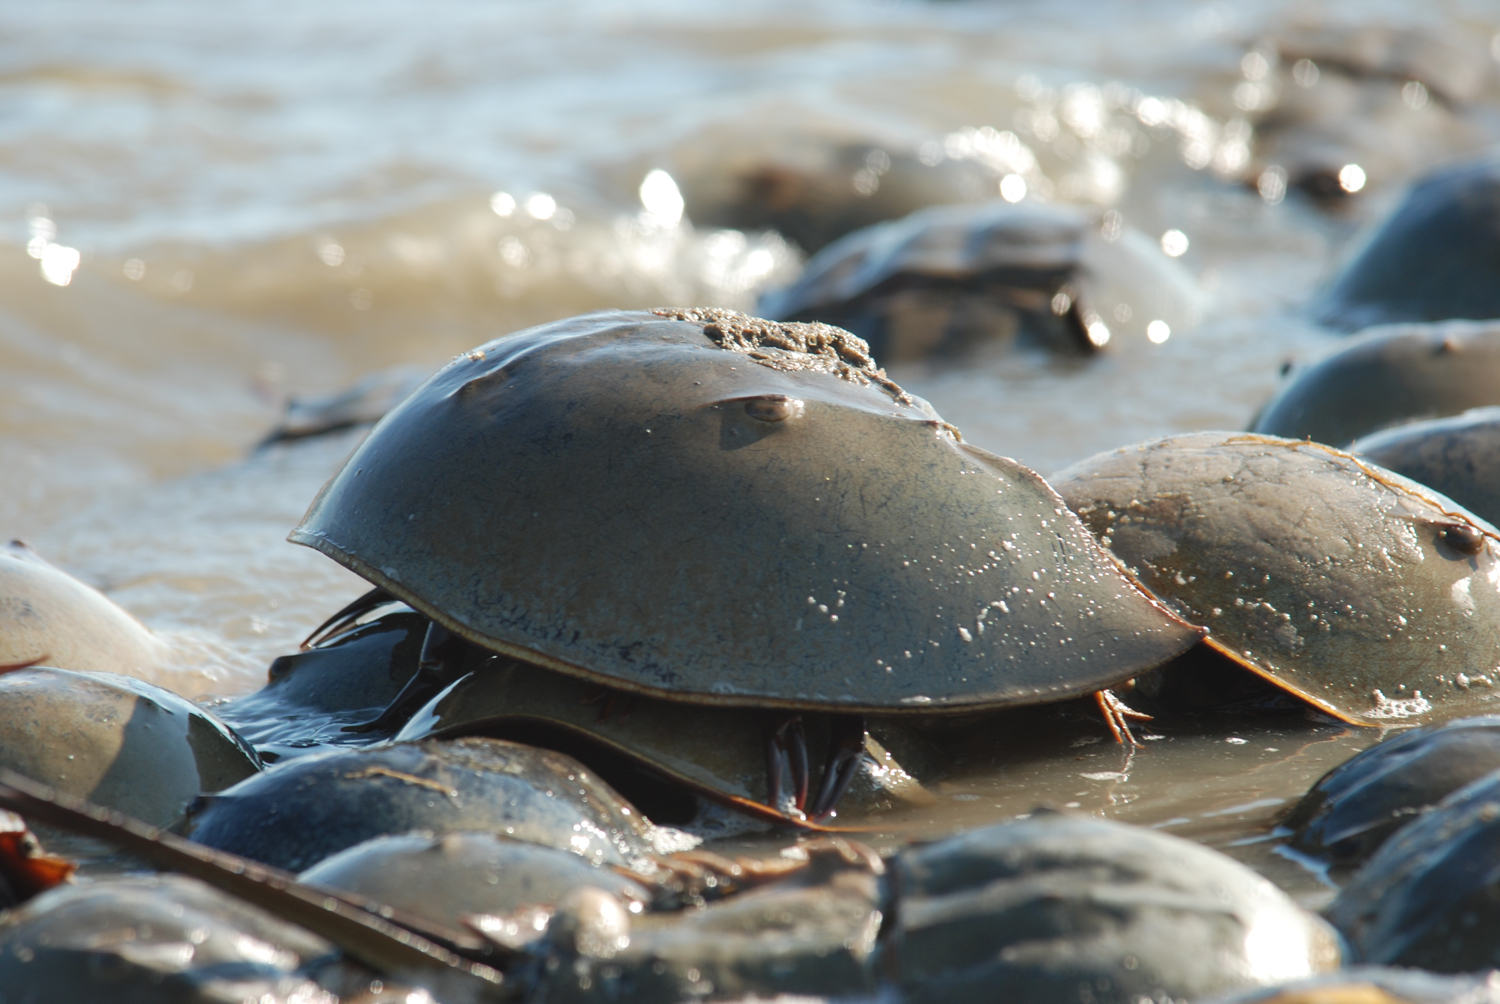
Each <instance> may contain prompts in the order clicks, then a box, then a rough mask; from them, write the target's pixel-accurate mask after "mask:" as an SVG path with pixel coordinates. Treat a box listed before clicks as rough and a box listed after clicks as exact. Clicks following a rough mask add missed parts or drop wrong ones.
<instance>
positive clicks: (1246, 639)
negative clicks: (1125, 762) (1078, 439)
mask: <svg viewBox="0 0 1500 1004" xmlns="http://www.w3.org/2000/svg"><path fill="white" fill-rule="evenodd" d="M1054 484H1056V485H1057V488H1058V491H1059V492H1061V493H1062V495H1063V497H1064V498H1065V499H1067V500H1068V505H1069V506H1071V507H1072V508H1073V509H1074V511H1076V512H1077V513H1078V514H1079V515H1081V516H1082V517H1083V520H1084V522H1085V523H1086V524H1088V526H1089V528H1090V529H1092V530H1093V531H1094V532H1095V533H1096V534H1098V535H1099V536H1100V538H1101V539H1102V540H1103V541H1104V542H1105V543H1106V545H1107V546H1108V547H1110V549H1111V550H1113V551H1114V553H1115V554H1116V555H1117V556H1118V557H1119V558H1120V559H1121V560H1122V561H1123V562H1125V564H1126V565H1128V566H1131V567H1132V568H1134V569H1135V570H1136V571H1137V573H1138V574H1139V575H1140V576H1141V581H1142V582H1143V583H1144V584H1145V585H1146V586H1147V587H1148V588H1150V589H1151V590H1152V591H1153V592H1155V593H1156V595H1157V596H1159V597H1161V598H1162V599H1163V600H1164V601H1165V602H1166V603H1167V604H1168V605H1170V606H1172V607H1173V608H1174V609H1175V610H1177V611H1178V612H1179V613H1181V614H1182V615H1183V616H1184V617H1185V618H1186V619H1187V620H1189V621H1192V622H1194V623H1198V624H1203V625H1206V626H1207V627H1208V628H1209V635H1208V637H1207V638H1206V639H1205V641H1206V642H1207V643H1208V644H1209V645H1211V646H1213V647H1214V648H1216V649H1218V650H1219V651H1220V652H1222V653H1224V654H1225V655H1227V656H1229V657H1230V658H1232V659H1234V660H1236V661H1237V662H1239V663H1240V664H1241V665H1243V666H1245V667H1247V668H1249V669H1251V670H1253V671H1254V672H1256V673H1259V674H1260V675H1262V676H1265V677H1267V678H1268V679H1270V680H1271V681H1272V682H1273V683H1276V684H1277V685H1279V686H1281V687H1283V688H1285V689H1287V690H1289V691H1291V692H1292V693H1295V694H1297V695H1299V696H1301V697H1303V698H1305V699H1306V700H1308V701H1311V702H1312V703H1313V704H1315V705H1317V706H1318V707H1320V708H1322V709H1324V710H1325V711H1328V712H1329V713H1331V714H1333V715H1336V716H1338V717H1339V718H1342V719H1344V720H1346V721H1350V722H1356V723H1363V724H1368V723H1371V722H1374V721H1377V720H1381V719H1412V720H1420V719H1423V718H1427V717H1431V716H1434V715H1436V714H1438V713H1440V712H1443V711H1445V710H1446V711H1451V710H1453V709H1456V708H1462V707H1465V706H1474V705H1477V704H1478V703H1479V702H1481V701H1485V700H1489V699H1491V698H1492V697H1493V695H1494V694H1495V693H1496V690H1495V688H1496V687H1500V672H1497V670H1496V665H1497V663H1500V547H1497V544H1496V541H1497V540H1500V531H1496V530H1495V528H1494V527H1492V526H1490V524H1488V523H1486V522H1484V521H1483V520H1481V519H1480V518H1479V517H1477V516H1474V515H1473V514H1471V513H1469V512H1467V511H1466V510H1464V509H1462V508H1460V507H1459V506H1458V504H1457V503H1455V502H1453V501H1451V500H1450V499H1447V498H1445V497H1444V496H1442V495H1439V494H1438V493H1436V492H1434V491H1432V490H1431V489H1429V488H1427V487H1425V486H1423V485H1419V484H1417V483H1416V482H1414V481H1410V480H1408V479H1406V478H1403V477H1401V476H1400V475H1399V474H1393V473H1391V472H1390V471H1385V470H1383V469H1381V468H1379V467H1376V466H1375V465H1373V464H1369V463H1366V462H1364V461H1361V460H1359V459H1357V458H1355V457H1352V456H1350V455H1349V454H1346V453H1342V452H1340V451H1338V450H1334V449H1332V448H1329V447H1324V446H1320V445H1318V444H1315V443H1305V442H1296V441H1292V440H1285V439H1275V438H1272V437H1269V436H1256V435H1244V434H1235V433H1222V432H1213V433H1196V434H1193V435H1187V436H1175V437H1172V438H1169V439H1161V440H1157V441H1155V442H1150V443H1144V444H1141V445H1139V446H1131V447H1126V448H1124V449H1120V450H1115V451H1113V452H1111V453H1103V454H1100V455H1098V456H1096V457H1092V458H1090V459H1089V460H1085V461H1083V462H1082V463H1079V464H1076V465H1074V466H1073V467H1070V468H1068V469H1067V470H1065V471H1063V472H1062V473H1060V474H1058V475H1057V476H1056V478H1055V479H1054Z"/></svg>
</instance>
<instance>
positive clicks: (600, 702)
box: [396, 657, 934, 823]
mask: <svg viewBox="0 0 1500 1004" xmlns="http://www.w3.org/2000/svg"><path fill="white" fill-rule="evenodd" d="M781 717H784V716H779V715H777V714H776V713H767V712H764V711H761V710H759V709H754V708H731V707H684V706H683V705H682V704H681V703H680V702H676V701H662V700H656V699H654V698H650V697H636V696H634V695H626V694H606V693H602V692H600V691H599V689H598V688H596V687H593V686H591V685H590V684H588V683H585V682H583V681H582V680H579V679H576V678H574V677H569V676H564V675H562V674H560V673H551V672H548V671H546V670H543V669H539V668H537V667H535V666H529V665H525V664H523V663H517V662H513V661H511V660H508V659H502V658H499V657H496V658H494V659H493V661H492V662H491V663H490V664H488V665H485V666H482V667H481V666H476V667H475V669H474V670H473V671H471V672H469V673H468V675H466V676H465V677H464V678H463V679H462V680H460V681H459V682H458V683H456V684H455V685H454V686H452V687H450V688H448V689H447V690H446V691H444V692H443V693H442V694H441V695H440V696H439V697H437V698H436V699H434V700H433V701H432V702H430V703H429V704H428V705H427V706H426V707H425V708H423V709H422V710H421V711H419V712H418V713H417V714H415V715H413V716H412V719H411V722H410V723H409V724H408V725H407V727H406V728H405V729H403V730H402V731H401V733H400V734H399V735H397V737H396V738H397V739H398V740H401V741H405V740H417V739H425V738H429V737H452V736H462V735H496V736H501V737H504V738H510V739H515V740H519V741H524V742H531V743H534V744H536V745H541V746H548V747H551V748H559V747H561V748H564V749H567V750H568V751H569V752H570V753H571V754H573V755H574V756H577V757H578V758H579V759H582V760H584V761H585V762H587V763H589V764H590V765H591V766H592V767H593V769H594V771H595V772H596V773H600V774H602V775H603V776H605V777H608V778H610V779H611V780H612V781H613V782H614V784H615V786H616V787H617V788H619V789H620V790H621V791H623V792H625V793H627V794H630V795H632V796H633V797H632V801H633V802H634V803H635V804H636V805H637V806H638V807H639V808H641V809H642V810H643V811H645V812H646V813H647V815H648V816H650V817H651V818H652V819H653V820H655V821H656V822H677V823H681V822H687V821H688V820H687V819H686V818H664V817H663V816H661V815H660V814H658V813H657V812H655V811H654V810H653V807H652V806H651V805H650V804H649V802H648V798H647V797H641V796H636V795H635V794H634V792H632V791H630V789H629V783H630V779H629V778H623V779H620V780H615V772H616V771H617V770H618V768H619V767H620V766H621V764H620V763H619V762H618V761H619V760H620V758H622V757H623V758H626V759H627V760H630V761H634V762H636V763H639V764H640V765H642V766H644V767H646V768H648V769H649V770H650V771H652V772H653V773H655V774H659V775H661V776H662V777H664V778H666V779H668V780H670V781H671V782H673V783H674V784H677V785H682V786H684V787H686V788H688V789H690V790H693V791H696V792H698V793H699V794H702V795H704V796H706V797H708V798H710V799H713V800H715V801H719V802H723V803H726V804H729V805H732V806H734V807H735V808H738V809H740V810H741V811H745V812H749V813H752V814H755V815H762V816H764V815H767V813H768V812H774V808H773V807H770V806H768V805H767V804H766V803H767V802H768V801H769V792H768V789H767V782H766V742H767V737H768V736H769V735H770V732H771V730H772V729H773V728H774V727H775V726H776V724H777V723H778V721H779V719H780V718H781ZM828 717H829V716H827V715H818V714H814V713H806V714H804V715H802V716H801V719H802V728H803V729H804V732H805V734H806V736H807V746H808V749H809V751H810V752H811V753H812V754H813V755H814V756H817V755H819V754H821V753H822V751H823V750H824V749H825V748H827V747H828V745H829V742H830V739H831V736H830V733H831V731H832V729H831V726H830V723H829V722H828V721H826V719H827V718H828ZM867 725H868V727H869V728H870V729H871V730H872V731H873V732H875V733H876V734H881V733H882V732H883V731H886V730H890V729H899V726H898V725H897V724H896V723H894V722H890V721H889V720H885V721H879V722H875V721H871V722H867ZM883 727H884V728H883ZM865 753H866V754H867V759H866V761H865V764H864V766H863V768H862V769H861V773H860V775H859V776H858V777H856V779H855V781H854V783H853V785H852V786H851V788H850V790H849V793H848V794H847V795H845V796H844V798H843V799H842V800H841V801H840V803H839V811H840V815H841V816H844V815H855V816H857V815H858V814H859V813H861V812H862V811H870V810H877V809H882V808H890V807H892V806H893V805H926V804H930V803H931V802H933V801H934V796H933V795H932V794H931V793H930V792H928V791H927V790H926V789H925V788H923V787H922V785H921V783H920V782H919V781H918V780H917V779H916V778H914V777H913V776H912V773H910V772H909V771H908V770H907V769H906V768H905V767H904V766H903V765H902V764H901V763H900V762H898V761H897V759H896V757H895V756H893V755H892V753H891V752H890V751H889V750H888V749H887V748H886V746H885V745H883V744H882V743H881V742H880V740H879V739H878V738H876V736H875V735H871V734H870V733H866V735H865ZM610 761H616V762H614V763H611V762H610ZM812 780H813V783H814V784H816V783H817V781H818V779H817V777H814V778H813V779H812ZM783 790H784V791H788V792H790V791H791V790H792V784H791V782H790V781H789V780H788V781H787V782H786V785H785V787H784V788H783ZM775 815H776V817H777V818H779V816H780V814H779V813H775Z"/></svg>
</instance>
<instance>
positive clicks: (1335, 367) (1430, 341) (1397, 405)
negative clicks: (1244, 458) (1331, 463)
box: [1254, 321, 1500, 447]
mask: <svg viewBox="0 0 1500 1004" xmlns="http://www.w3.org/2000/svg"><path fill="white" fill-rule="evenodd" d="M1487 404H1500V324H1473V323H1470V322H1466V321H1452V322H1449V323H1446V324H1405V325H1392V326H1390V327H1382V328H1375V329H1373V330H1371V331H1367V332H1365V333H1364V334H1361V335H1359V336H1357V337H1356V338H1353V339H1350V340H1349V341H1348V342H1345V343H1343V344H1342V345H1341V347H1340V348H1339V349H1338V350H1336V351H1335V352H1333V353H1332V354H1330V355H1328V356H1326V357H1325V358H1323V359H1322V360H1321V361H1319V362H1316V363H1314V364H1312V365H1311V366H1308V367H1307V368H1305V369H1302V370H1298V371H1297V372H1295V373H1294V374H1293V375H1292V376H1291V378H1290V379H1289V380H1288V382H1287V383H1286V384H1285V385H1284V386H1283V387H1282V388H1281V389H1280V390H1279V391H1277V393H1276V396H1275V397H1273V398H1272V399H1271V401H1270V402H1269V403H1268V404H1267V405H1266V406H1265V407H1264V408H1262V409H1261V412H1260V415H1259V416H1257V418H1256V420H1255V428H1254V431H1256V432H1259V433H1263V434H1265V435H1268V436H1286V437H1287V438H1288V439H1312V440H1313V441H1314V442H1318V443H1327V444H1329V445H1330V446H1340V447H1342V446H1346V445H1348V444H1349V443H1350V442H1352V441H1353V440H1355V439H1357V438H1359V437H1360V436H1364V435H1368V434H1370V433H1372V432H1375V431H1377V430H1379V429H1384V428H1386V427H1387V426H1392V425H1396V424H1398V423H1401V422H1409V421H1412V420H1413V419H1426V418H1438V417H1442V416H1445V415H1456V414H1458V413H1459V412H1462V411H1465V410H1467V409H1469V408H1477V407H1479V406H1481V405H1487Z"/></svg>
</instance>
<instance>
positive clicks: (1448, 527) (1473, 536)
mask: <svg viewBox="0 0 1500 1004" xmlns="http://www.w3.org/2000/svg"><path fill="white" fill-rule="evenodd" d="M1438 540H1441V541H1442V542H1443V543H1444V544H1447V545H1448V546H1449V547H1451V548H1453V550H1455V551H1457V552H1458V553H1459V554H1478V553H1479V552H1480V551H1482V550H1484V534H1483V533H1482V532H1480V531H1479V530H1477V529H1476V528H1474V527H1472V526H1470V525H1469V524H1467V523H1439V524H1438Z"/></svg>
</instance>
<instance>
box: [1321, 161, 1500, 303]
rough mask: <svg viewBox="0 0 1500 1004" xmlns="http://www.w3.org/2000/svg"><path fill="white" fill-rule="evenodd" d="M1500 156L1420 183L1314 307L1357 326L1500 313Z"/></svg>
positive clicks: (1454, 168) (1439, 173)
mask: <svg viewBox="0 0 1500 1004" xmlns="http://www.w3.org/2000/svg"><path fill="white" fill-rule="evenodd" d="M1496 274H1500V161H1497V160H1495V159H1493V158H1487V159H1485V160H1482V161H1479V162H1476V163H1471V164H1464V165H1461V166H1458V167H1452V168H1446V169H1444V170H1441V171H1438V172H1436V173H1434V174H1431V175H1429V176H1427V177H1426V178H1424V179H1422V180H1421V181H1419V182H1418V183H1417V184H1416V185H1414V186H1413V187H1412V189H1411V191H1410V192H1408V193H1407V195H1406V198H1405V199H1404V200H1403V201H1402V203H1401V204H1400V205H1399V206H1397V207H1396V210H1395V211H1394V212H1393V213H1392V214H1391V215H1390V217H1388V218H1387V219H1386V220H1385V221H1384V222H1383V223H1382V224H1381V225H1380V226H1379V228H1378V229H1376V230H1375V231H1374V232H1373V233H1371V234H1370V235H1369V237H1368V238H1367V239H1366V240H1365V242H1364V244H1363V246H1362V247H1361V248H1360V249H1359V251H1358V253H1357V254H1356V255H1355V256H1354V257H1353V258H1352V259H1351V260H1350V261H1349V264H1348V265H1347V266H1345V267H1344V269H1343V270H1342V271H1341V272H1340V273H1339V274H1338V276H1337V277H1335V278H1334V280H1333V282H1332V283H1330V284H1329V286H1328V288H1327V289H1326V290H1325V291H1324V292H1323V293H1322V294H1321V295H1320V296H1319V297H1318V299H1317V300H1316V301H1315V302H1314V304H1313V307H1312V309H1313V312H1314V314H1315V315H1316V316H1317V317H1318V319H1319V320H1321V321H1322V322H1323V323H1324V324H1328V325H1332V326H1334V327H1339V328H1343V329H1345V330H1347V331H1354V330H1358V329H1360V328H1365V327H1369V326H1370V325H1373V324H1384V323H1390V322H1395V321H1437V320H1443V319H1446V318H1458V317H1462V318H1485V317H1500V287H1497V286H1496V284H1495V281H1494V277H1495V275H1496Z"/></svg>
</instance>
